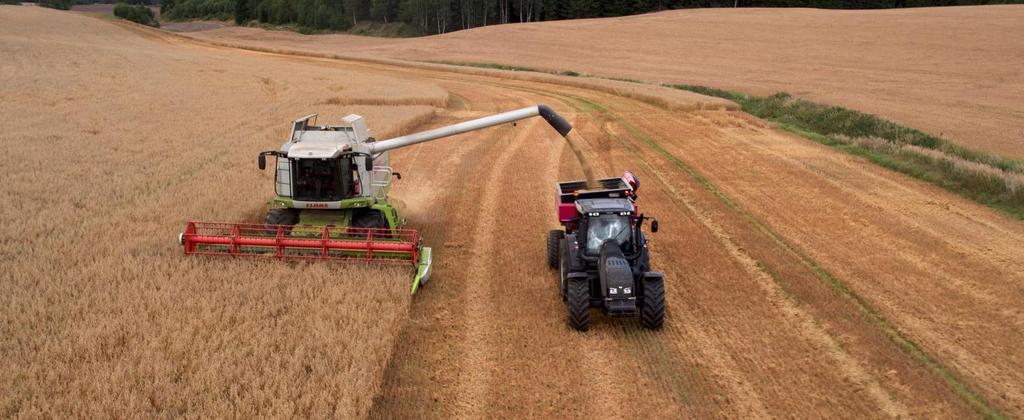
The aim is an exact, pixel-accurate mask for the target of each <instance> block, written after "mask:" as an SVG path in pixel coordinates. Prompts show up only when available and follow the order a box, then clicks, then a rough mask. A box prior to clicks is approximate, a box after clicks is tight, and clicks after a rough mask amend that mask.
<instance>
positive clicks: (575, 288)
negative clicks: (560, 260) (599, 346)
mask: <svg viewBox="0 0 1024 420" xmlns="http://www.w3.org/2000/svg"><path fill="white" fill-rule="evenodd" d="M568 289H569V293H568V295H569V296H568V299H567V301H566V306H568V308H569V326H570V327H572V328H573V329H574V330H576V331H586V330H588V329H590V282H589V281H587V279H585V278H583V279H570V280H569V287H568Z"/></svg>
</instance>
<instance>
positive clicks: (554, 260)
mask: <svg viewBox="0 0 1024 420" xmlns="http://www.w3.org/2000/svg"><path fill="white" fill-rule="evenodd" d="M562 236H563V235H562V231H561V230H552V231H550V232H548V267H551V268H558V248H559V247H558V245H559V244H561V243H562Z"/></svg>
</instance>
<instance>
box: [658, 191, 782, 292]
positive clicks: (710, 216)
mask: <svg viewBox="0 0 1024 420" xmlns="http://www.w3.org/2000/svg"><path fill="white" fill-rule="evenodd" d="M662 181H665V179H662ZM665 183H666V184H667V182H665ZM707 217H708V218H712V217H713V215H707ZM712 220H713V219H712ZM726 235H727V234H726ZM733 245H736V244H735V243H734V244H733ZM740 251H742V249H741V250H740ZM748 257H749V255H748ZM753 268H755V269H757V268H759V267H757V265H756V261H755V266H754V267H753ZM761 272H762V273H763V274H768V275H769V277H770V273H766V272H764V271H763V270H762V271H761ZM776 285H777V284H776Z"/></svg>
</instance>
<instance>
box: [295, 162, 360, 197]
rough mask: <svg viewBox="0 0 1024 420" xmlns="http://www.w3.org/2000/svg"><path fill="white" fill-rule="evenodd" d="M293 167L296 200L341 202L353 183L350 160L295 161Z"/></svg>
mask: <svg viewBox="0 0 1024 420" xmlns="http://www.w3.org/2000/svg"><path fill="white" fill-rule="evenodd" d="M293 162H294V165H293V166H292V168H293V171H294V174H293V176H294V179H295V193H294V197H295V199H296V200H303V201H340V200H343V199H345V198H347V197H348V195H349V189H350V185H351V182H352V174H351V172H352V171H351V169H349V168H350V166H351V160H349V159H295V160H294V161H293Z"/></svg>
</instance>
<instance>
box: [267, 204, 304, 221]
mask: <svg viewBox="0 0 1024 420" xmlns="http://www.w3.org/2000/svg"><path fill="white" fill-rule="evenodd" d="M298 222H299V214H298V212H296V211H295V210H294V209H280V208H274V209H270V210H267V218H266V219H264V223H266V224H268V225H294V224H296V223H298Z"/></svg>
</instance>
